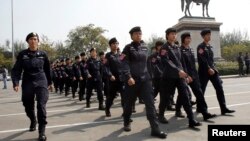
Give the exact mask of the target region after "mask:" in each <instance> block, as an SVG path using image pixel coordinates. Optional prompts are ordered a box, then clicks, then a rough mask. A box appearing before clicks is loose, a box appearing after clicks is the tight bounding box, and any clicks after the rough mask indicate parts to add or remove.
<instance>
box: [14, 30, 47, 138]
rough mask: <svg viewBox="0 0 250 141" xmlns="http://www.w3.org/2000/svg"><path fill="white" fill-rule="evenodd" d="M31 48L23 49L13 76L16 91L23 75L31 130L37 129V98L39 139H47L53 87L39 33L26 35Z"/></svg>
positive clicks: (23, 99) (23, 94)
mask: <svg viewBox="0 0 250 141" xmlns="http://www.w3.org/2000/svg"><path fill="white" fill-rule="evenodd" d="M26 41H27V42H28V44H29V48H28V49H25V50H23V51H21V52H20V53H19V54H18V56H17V59H16V63H15V65H14V67H13V69H12V73H11V77H12V81H13V87H14V90H15V91H16V92H18V90H19V80H20V79H21V74H22V73H23V77H22V79H23V80H22V102H23V105H24V107H25V112H26V114H27V116H28V117H29V119H30V121H31V124H30V129H29V130H30V131H35V130H36V124H37V121H36V116H35V111H34V105H35V100H34V99H35V97H36V100H37V118H38V123H39V128H38V131H39V141H45V140H46V139H47V138H46V136H45V126H46V124H47V121H46V103H47V101H48V97H49V92H48V88H49V89H50V88H51V76H50V63H49V60H48V56H47V54H46V52H44V51H41V50H38V43H39V37H38V34H37V33H33V32H32V33H30V34H28V35H27V37H26Z"/></svg>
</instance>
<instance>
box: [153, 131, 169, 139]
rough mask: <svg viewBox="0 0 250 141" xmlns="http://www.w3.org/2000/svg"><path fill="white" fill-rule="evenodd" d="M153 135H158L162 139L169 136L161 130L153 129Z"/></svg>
mask: <svg viewBox="0 0 250 141" xmlns="http://www.w3.org/2000/svg"><path fill="white" fill-rule="evenodd" d="M151 136H153V137H158V138H161V139H165V138H166V137H167V133H165V132H162V131H160V130H152V131H151Z"/></svg>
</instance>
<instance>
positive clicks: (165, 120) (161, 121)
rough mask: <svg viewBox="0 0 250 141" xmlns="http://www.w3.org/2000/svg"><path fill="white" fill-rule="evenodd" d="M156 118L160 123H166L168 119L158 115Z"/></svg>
mask: <svg viewBox="0 0 250 141" xmlns="http://www.w3.org/2000/svg"><path fill="white" fill-rule="evenodd" d="M158 120H159V122H160V123H163V124H167V123H168V120H167V119H166V118H165V117H164V116H160V115H159V116H158Z"/></svg>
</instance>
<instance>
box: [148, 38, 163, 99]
mask: <svg viewBox="0 0 250 141" xmlns="http://www.w3.org/2000/svg"><path fill="white" fill-rule="evenodd" d="M163 44H164V43H163V42H162V41H157V42H156V43H155V46H154V47H153V49H155V52H154V53H152V54H151V55H150V56H149V57H148V71H149V73H150V74H151V77H152V83H153V88H154V98H155V97H156V96H157V95H158V93H159V92H160V81H159V80H161V75H162V74H161V73H162V72H161V70H160V69H159V58H158V57H159V52H160V49H161V47H162V45H163Z"/></svg>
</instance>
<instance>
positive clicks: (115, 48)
mask: <svg viewBox="0 0 250 141" xmlns="http://www.w3.org/2000/svg"><path fill="white" fill-rule="evenodd" d="M118 46H119V43H118V42H117V43H113V44H111V45H110V49H111V51H116V50H117V48H118Z"/></svg>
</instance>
